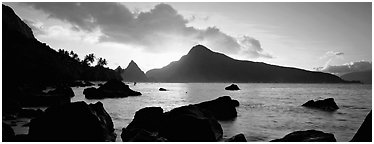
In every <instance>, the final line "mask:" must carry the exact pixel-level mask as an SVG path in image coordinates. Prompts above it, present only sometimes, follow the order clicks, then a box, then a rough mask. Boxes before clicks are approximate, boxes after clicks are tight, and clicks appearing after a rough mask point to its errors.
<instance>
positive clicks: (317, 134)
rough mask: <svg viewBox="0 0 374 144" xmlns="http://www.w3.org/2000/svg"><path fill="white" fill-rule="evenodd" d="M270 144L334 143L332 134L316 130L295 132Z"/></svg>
mask: <svg viewBox="0 0 374 144" xmlns="http://www.w3.org/2000/svg"><path fill="white" fill-rule="evenodd" d="M271 142H336V139H335V137H334V134H331V133H324V132H322V131H317V130H307V131H295V132H292V133H290V134H287V135H286V136H284V137H283V138H281V139H275V140H272V141H271Z"/></svg>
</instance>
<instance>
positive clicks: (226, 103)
mask: <svg viewBox="0 0 374 144" xmlns="http://www.w3.org/2000/svg"><path fill="white" fill-rule="evenodd" d="M196 106H197V107H199V108H203V109H206V110H208V111H209V112H210V113H211V114H212V115H213V116H214V117H215V118H216V119H217V120H230V119H234V118H236V117H237V111H236V108H235V107H237V106H239V102H238V101H237V100H233V99H231V97H230V96H222V97H219V98H217V99H215V100H211V101H206V102H202V103H199V104H196Z"/></svg>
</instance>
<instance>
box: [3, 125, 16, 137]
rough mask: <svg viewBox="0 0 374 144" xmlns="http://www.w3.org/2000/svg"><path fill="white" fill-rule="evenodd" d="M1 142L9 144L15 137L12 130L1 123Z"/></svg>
mask: <svg viewBox="0 0 374 144" xmlns="http://www.w3.org/2000/svg"><path fill="white" fill-rule="evenodd" d="M2 129H3V132H2V133H3V137H2V138H3V142H11V141H13V140H14V137H15V134H14V131H13V129H12V127H10V126H9V125H7V124H5V123H3V127H2Z"/></svg>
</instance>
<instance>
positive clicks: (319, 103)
mask: <svg viewBox="0 0 374 144" xmlns="http://www.w3.org/2000/svg"><path fill="white" fill-rule="evenodd" d="M302 106H305V107H310V108H318V109H322V110H325V111H335V110H337V109H339V107H338V105H336V103H335V101H334V98H327V99H324V100H316V101H313V100H310V101H308V102H306V103H304V104H303V105H302Z"/></svg>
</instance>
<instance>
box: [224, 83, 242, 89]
mask: <svg viewBox="0 0 374 144" xmlns="http://www.w3.org/2000/svg"><path fill="white" fill-rule="evenodd" d="M225 90H240V88H239V87H238V85H236V84H231V85H230V86H228V87H225Z"/></svg>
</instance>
